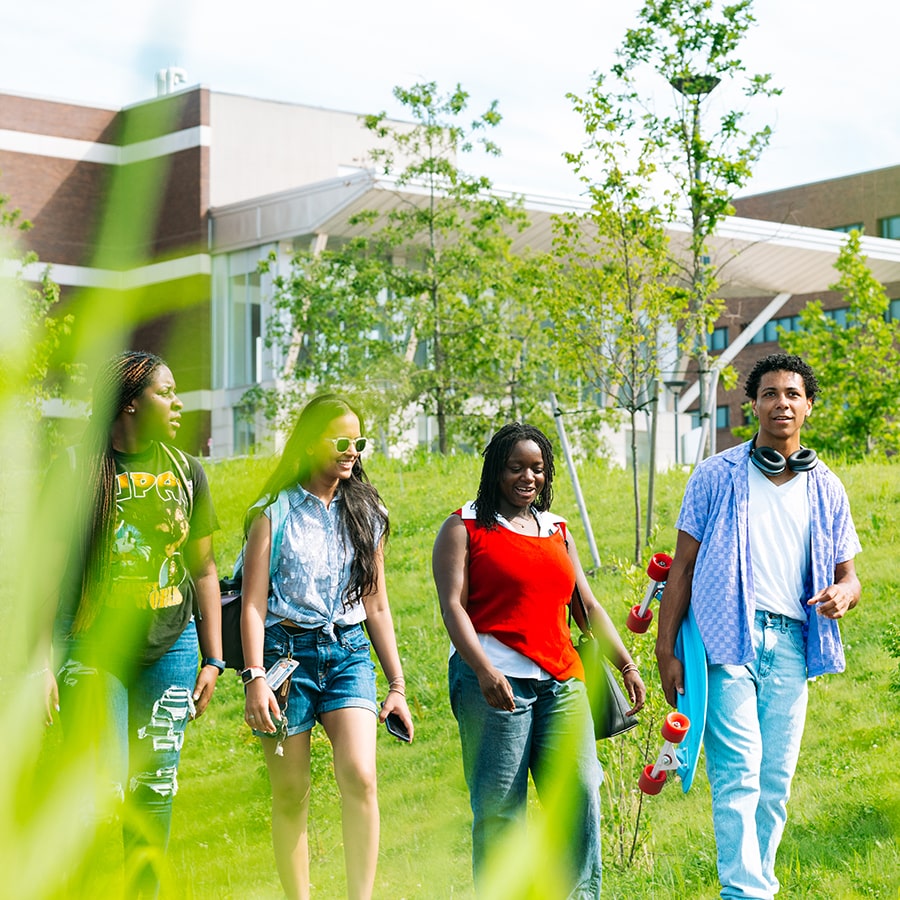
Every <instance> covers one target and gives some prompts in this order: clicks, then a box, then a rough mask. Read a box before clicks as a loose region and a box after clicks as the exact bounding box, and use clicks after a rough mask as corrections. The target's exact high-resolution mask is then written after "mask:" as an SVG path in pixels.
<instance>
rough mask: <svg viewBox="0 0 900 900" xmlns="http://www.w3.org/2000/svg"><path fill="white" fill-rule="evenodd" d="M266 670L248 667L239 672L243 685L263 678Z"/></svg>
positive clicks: (259, 667) (258, 667)
mask: <svg viewBox="0 0 900 900" xmlns="http://www.w3.org/2000/svg"><path fill="white" fill-rule="evenodd" d="M265 677H266V670H265V669H263V668H262V667H261V666H248V667H247V668H246V669H244V671H243V672H241V681H243V682H244V684H250V682H251V681H255V680H256V679H257V678H265Z"/></svg>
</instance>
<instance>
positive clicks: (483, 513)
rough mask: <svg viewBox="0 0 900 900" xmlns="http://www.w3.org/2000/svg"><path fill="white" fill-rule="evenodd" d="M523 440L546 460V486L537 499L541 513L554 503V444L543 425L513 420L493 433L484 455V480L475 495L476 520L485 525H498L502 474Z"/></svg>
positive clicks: (482, 471) (482, 474)
mask: <svg viewBox="0 0 900 900" xmlns="http://www.w3.org/2000/svg"><path fill="white" fill-rule="evenodd" d="M520 441H534V442H535V443H536V444H537V445H538V447H539V448H540V451H541V456H542V457H543V460H544V486H543V488H541V492H540V494H538V495H537V499H536V500H535V501H534V507H535V509H538V510H541V511H542V512H543V511H545V510H548V509H550V504H551V503H552V502H553V446H552V445H551V443H550V439H549V438H548V437H547V435H545V434H544V432H543V431H541V430H540V428H535V426H534V425H523V424H522V423H521V422H510V424H509V425H504V426H503V427H502V428H501V429H500V430H499V431H497V432H496V434H494V436H493V437H492V438H491V440H490V442H489V443H488V445H487V447H485V448H484V452H483V453H482V454H481V455H482V457H484V464H483V465H482V467H481V481H480V482H479V484H478V494H477V496H476V497H475V521H476V522H478V524H479V525H481V526H482V527H483V528H496V526H497V518H496V516H497V513H498V512H499V511H500V476H501V475H502V474H503V467H504V466H505V465H506V461H507V460H508V459H509V455H510V454H511V453H512V451H513V448H514V447H515V446H516V444H518V443H519V442H520Z"/></svg>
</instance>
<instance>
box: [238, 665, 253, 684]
mask: <svg viewBox="0 0 900 900" xmlns="http://www.w3.org/2000/svg"><path fill="white" fill-rule="evenodd" d="M241 681H243V682H244V684H250V682H251V681H253V669H247V671H246V672H241Z"/></svg>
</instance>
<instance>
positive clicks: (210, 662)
mask: <svg viewBox="0 0 900 900" xmlns="http://www.w3.org/2000/svg"><path fill="white" fill-rule="evenodd" d="M200 665H201V666H215V667H216V668H217V669H218V670H219V674H220V675H221V674H222V673H223V672H224V671H225V670H226V669H227V668H228V663H226V662H225V660H224V659H216V657H215V656H204V657H203V659H201V660H200Z"/></svg>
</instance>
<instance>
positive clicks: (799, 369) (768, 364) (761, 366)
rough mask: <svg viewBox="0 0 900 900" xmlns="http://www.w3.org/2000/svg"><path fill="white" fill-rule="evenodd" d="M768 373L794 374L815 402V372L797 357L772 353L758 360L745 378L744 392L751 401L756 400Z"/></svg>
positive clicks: (817, 391) (816, 391)
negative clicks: (764, 377) (764, 376)
mask: <svg viewBox="0 0 900 900" xmlns="http://www.w3.org/2000/svg"><path fill="white" fill-rule="evenodd" d="M769 372H795V373H796V374H797V375H799V376H800V377H801V378H802V379H803V388H804V390H805V391H806V396H807V397H808V398H809V399H810V400H815V399H816V394H818V393H819V382H818V381H817V380H816V375H815V372H813V370H812V368H811V367H810V366H809V365H808V364H807V363H805V362H804V361H803V360H802V359H800V357H799V356H789V355H788V354H787V353H772V354H770V355H769V356H764V357H763V358H762V359H761V360H759V362H757V363H756V365H755V366H754V367H753V368H752V369H751V370H750V374H749V375H748V376H747V381H746V383H745V384H744V392H745V393H746V394H747V396H748V397H749V398H750V399H751V400H755V399H756V395H757V394H758V393H759V384H760V382H761V381H762V377H763V375H767V374H768V373H769Z"/></svg>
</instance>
